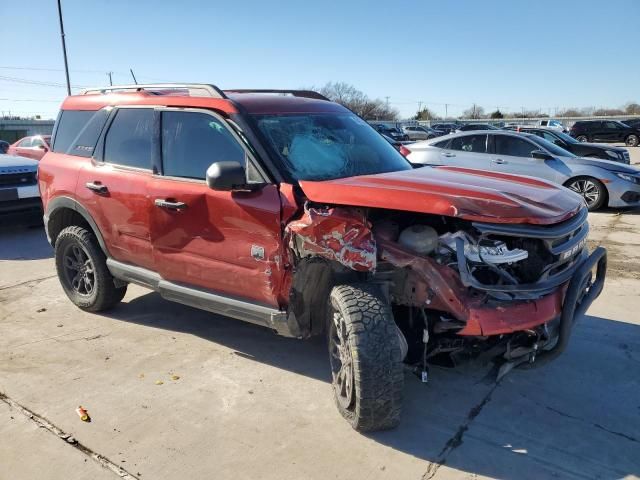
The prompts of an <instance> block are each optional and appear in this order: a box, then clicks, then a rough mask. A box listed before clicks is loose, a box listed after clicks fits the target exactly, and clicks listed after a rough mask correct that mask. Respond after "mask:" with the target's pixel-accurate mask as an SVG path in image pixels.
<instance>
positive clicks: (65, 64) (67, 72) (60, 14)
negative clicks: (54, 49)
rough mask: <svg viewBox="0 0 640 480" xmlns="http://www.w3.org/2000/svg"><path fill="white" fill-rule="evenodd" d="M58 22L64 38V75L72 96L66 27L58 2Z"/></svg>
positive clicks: (69, 93)
mask: <svg viewBox="0 0 640 480" xmlns="http://www.w3.org/2000/svg"><path fill="white" fill-rule="evenodd" d="M58 20H60V38H62V55H63V56H64V73H65V75H66V77H67V94H68V95H71V82H70V81H69V64H68V63H67V44H66V42H65V40H64V25H63V23H62V6H61V5H60V0H58Z"/></svg>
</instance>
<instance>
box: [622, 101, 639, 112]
mask: <svg viewBox="0 0 640 480" xmlns="http://www.w3.org/2000/svg"><path fill="white" fill-rule="evenodd" d="M624 113H626V114H627V115H640V104H637V103H634V102H629V103H627V104H626V105H625V106H624Z"/></svg>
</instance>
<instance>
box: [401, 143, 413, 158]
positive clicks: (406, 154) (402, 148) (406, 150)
mask: <svg viewBox="0 0 640 480" xmlns="http://www.w3.org/2000/svg"><path fill="white" fill-rule="evenodd" d="M400 153H401V154H402V155H403V156H404V157H406V156H408V155H409V154H410V153H411V150H409V149H408V148H407V147H405V146H404V145H400Z"/></svg>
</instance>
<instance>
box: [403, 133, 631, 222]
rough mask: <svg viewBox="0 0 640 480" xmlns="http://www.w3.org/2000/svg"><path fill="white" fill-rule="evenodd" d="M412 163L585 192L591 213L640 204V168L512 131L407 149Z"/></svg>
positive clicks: (458, 135)
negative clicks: (509, 176)
mask: <svg viewBox="0 0 640 480" xmlns="http://www.w3.org/2000/svg"><path fill="white" fill-rule="evenodd" d="M405 148H406V149H407V150H409V151H410V153H407V154H406V157H407V159H408V160H409V161H410V162H411V163H412V164H422V165H451V166H457V167H465V168H474V169H479V170H490V171H493V172H502V173H509V174H517V175H527V176H530V177H538V178H543V179H545V180H549V181H551V182H554V183H559V184H561V185H564V186H566V187H568V188H569V189H571V190H573V191H575V192H577V193H579V194H580V195H582V197H583V198H584V199H585V202H586V204H587V206H588V207H589V210H597V209H598V208H600V207H602V206H605V205H608V206H610V207H638V206H640V169H639V168H636V167H632V166H629V165H625V164H623V163H620V162H612V161H609V160H600V159H595V158H584V157H577V156H576V155H574V154H573V153H570V152H568V151H566V150H564V149H562V148H560V147H558V146H557V145H555V144H553V143H551V142H548V141H547V140H545V139H543V138H541V137H538V136H537V135H532V134H528V133H516V132H511V131H508V130H480V131H472V132H463V133H456V134H452V135H447V136H446V137H440V138H434V139H431V140H425V141H424V142H416V143H412V144H408V145H405Z"/></svg>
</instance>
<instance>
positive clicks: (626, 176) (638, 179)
mask: <svg viewBox="0 0 640 480" xmlns="http://www.w3.org/2000/svg"><path fill="white" fill-rule="evenodd" d="M613 173H615V175H616V176H617V177H619V178H621V179H622V180H626V181H627V182H631V183H638V184H640V177H638V176H636V175H632V174H630V173H623V172H613Z"/></svg>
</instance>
